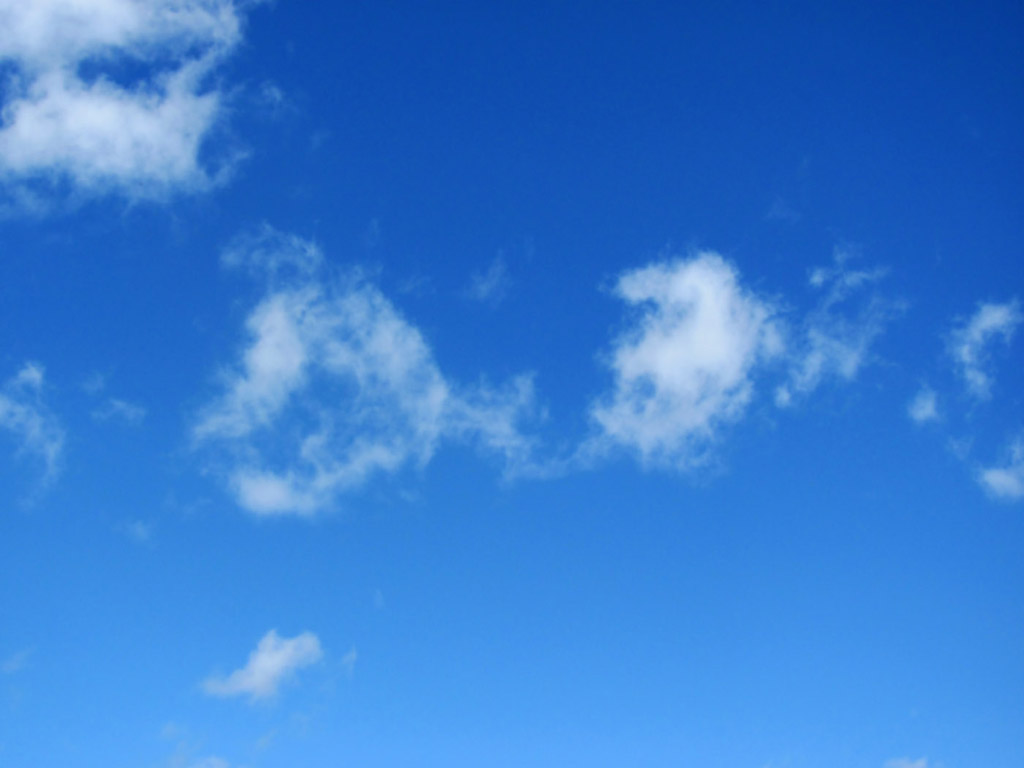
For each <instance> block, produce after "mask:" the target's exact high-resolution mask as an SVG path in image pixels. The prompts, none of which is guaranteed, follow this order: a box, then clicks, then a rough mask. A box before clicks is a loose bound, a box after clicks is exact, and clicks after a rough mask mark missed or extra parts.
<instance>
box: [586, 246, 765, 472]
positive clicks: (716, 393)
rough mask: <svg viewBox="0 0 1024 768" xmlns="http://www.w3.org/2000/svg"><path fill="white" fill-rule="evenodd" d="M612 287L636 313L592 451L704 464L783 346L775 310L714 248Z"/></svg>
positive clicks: (598, 416) (613, 355) (617, 348)
mask: <svg viewBox="0 0 1024 768" xmlns="http://www.w3.org/2000/svg"><path fill="white" fill-rule="evenodd" d="M615 293H616V295H617V296H618V297H619V298H621V299H623V300H624V301H625V302H627V303H628V304H630V305H631V306H634V307H637V308H639V309H640V314H639V316H638V317H637V318H636V320H635V322H634V323H633V324H632V325H631V326H630V327H629V328H628V329H627V330H626V331H625V332H624V333H623V334H622V335H621V336H620V337H619V338H618V339H617V340H616V341H615V343H614V344H613V348H612V350H611V352H610V354H609V356H608V364H609V366H610V367H611V369H612V373H613V375H614V383H613V388H612V391H611V393H609V394H608V395H606V396H604V397H602V398H600V399H599V400H597V401H596V402H595V403H594V404H593V405H592V407H591V410H590V415H591V417H592V419H593V421H594V422H595V423H596V424H597V426H598V427H599V429H600V437H599V438H598V439H597V440H596V441H595V442H592V443H591V444H589V446H588V449H587V450H590V451H594V450H596V451H602V450H606V449H607V448H608V447H610V446H611V445H622V446H625V447H627V448H629V449H631V450H633V451H635V452H637V453H638V454H639V455H640V458H641V460H642V461H643V462H644V463H653V464H662V465H673V466H678V467H686V466H688V465H692V464H694V463H698V462H699V461H700V460H701V459H702V457H703V454H704V453H705V449H706V447H707V446H708V445H709V444H710V442H711V441H712V440H713V439H714V437H715V434H716V432H717V430H718V428H719V427H720V426H721V425H723V424H724V423H727V422H729V421H733V420H735V419H737V418H738V417H739V416H740V415H741V414H742V413H743V411H744V409H745V408H746V406H747V404H748V402H749V401H750V399H751V396H752V392H753V373H754V369H755V367H756V366H757V365H758V364H760V363H762V362H764V361H766V360H768V359H770V358H773V357H775V356H777V355H779V354H780V353H781V351H782V346H783V345H782V340H781V334H780V330H779V327H778V325H777V322H776V320H775V312H774V309H773V307H772V306H771V305H770V304H769V303H768V302H766V301H764V300H762V299H760V298H758V297H757V296H755V295H754V294H752V293H750V292H748V291H746V290H744V289H743V288H742V287H741V286H740V284H739V276H738V274H737V272H736V269H735V268H734V267H733V266H732V265H731V264H729V263H728V262H726V261H725V260H724V259H723V258H722V257H721V256H719V255H718V254H716V253H713V252H709V251H705V252H702V253H699V254H697V255H696V256H694V257H692V258H690V259H686V260H676V261H667V262H661V263H656V264H652V265H649V266H646V267H643V268H641V269H637V270H634V271H631V272H627V273H625V274H623V275H622V276H621V277H620V278H619V280H618V283H617V285H616V288H615Z"/></svg>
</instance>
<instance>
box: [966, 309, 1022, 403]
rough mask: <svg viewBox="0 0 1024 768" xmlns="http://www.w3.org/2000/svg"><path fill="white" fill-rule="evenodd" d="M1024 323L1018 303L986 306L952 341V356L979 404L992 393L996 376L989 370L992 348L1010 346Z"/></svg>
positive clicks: (968, 321) (978, 311)
mask: <svg viewBox="0 0 1024 768" xmlns="http://www.w3.org/2000/svg"><path fill="white" fill-rule="evenodd" d="M1021 319H1022V315H1021V311H1020V305H1019V303H1018V302H1017V301H1016V300H1013V301H1009V302H1006V303H1005V304H995V303H983V304H980V305H979V306H978V310H977V311H976V312H975V313H974V315H972V316H971V318H970V319H969V320H967V321H966V322H965V323H964V324H963V325H961V326H959V327H957V328H954V329H953V332H952V334H950V338H949V353H950V355H951V356H952V357H953V360H954V361H955V362H956V364H957V366H958V367H959V369H960V373H961V375H962V376H963V377H964V381H965V382H966V384H967V390H968V392H970V393H971V395H973V396H974V397H976V398H977V399H979V400H984V399H987V398H988V397H989V396H990V395H991V390H992V374H991V373H990V372H989V371H987V370H986V367H987V363H988V348H989V347H990V346H991V345H992V343H993V342H995V341H1002V342H1003V343H1004V344H1009V343H1010V341H1011V340H1012V339H1013V335H1014V332H1015V331H1016V330H1017V326H1018V325H1020V323H1021Z"/></svg>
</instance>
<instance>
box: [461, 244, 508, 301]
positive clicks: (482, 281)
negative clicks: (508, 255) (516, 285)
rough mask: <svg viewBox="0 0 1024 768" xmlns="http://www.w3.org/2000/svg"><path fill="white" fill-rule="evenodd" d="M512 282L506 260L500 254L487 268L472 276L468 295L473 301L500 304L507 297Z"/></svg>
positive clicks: (467, 290)
mask: <svg viewBox="0 0 1024 768" xmlns="http://www.w3.org/2000/svg"><path fill="white" fill-rule="evenodd" d="M511 282H512V280H511V277H510V276H509V273H508V267H507V266H506V265H505V260H504V259H503V258H502V257H501V256H500V255H499V256H496V257H495V258H494V260H493V261H491V263H490V264H489V265H488V267H487V269H485V270H483V271H482V272H477V273H475V274H474V275H473V276H472V278H470V281H469V287H468V288H466V296H467V297H469V298H470V299H472V300H473V301H479V302H481V303H485V304H498V303H500V302H501V300H502V299H503V298H505V293H506V292H507V291H508V288H509V285H510V284H511Z"/></svg>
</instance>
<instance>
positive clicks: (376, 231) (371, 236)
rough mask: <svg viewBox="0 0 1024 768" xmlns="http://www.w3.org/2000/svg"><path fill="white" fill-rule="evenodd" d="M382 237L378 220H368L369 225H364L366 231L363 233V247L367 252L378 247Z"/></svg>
mask: <svg viewBox="0 0 1024 768" xmlns="http://www.w3.org/2000/svg"><path fill="white" fill-rule="evenodd" d="M382 236H383V230H381V226H380V219H376V218H374V219H370V223H369V224H367V225H366V231H365V232H363V246H364V247H365V248H366V250H368V251H369V250H373V249H374V248H376V247H377V246H378V245H380V240H381V237H382Z"/></svg>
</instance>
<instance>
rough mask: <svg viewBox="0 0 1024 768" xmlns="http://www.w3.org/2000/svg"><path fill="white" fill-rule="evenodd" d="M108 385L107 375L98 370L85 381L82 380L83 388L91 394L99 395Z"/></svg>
mask: <svg viewBox="0 0 1024 768" xmlns="http://www.w3.org/2000/svg"><path fill="white" fill-rule="evenodd" d="M106 386H107V377H106V376H105V375H104V374H102V373H99V372H98V371H97V372H95V373H91V374H89V375H88V376H87V377H86V379H85V381H83V382H82V389H83V390H84V391H85V393H86V394H89V395H98V394H99V393H100V392H102V391H103V388H104V387H106Z"/></svg>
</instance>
